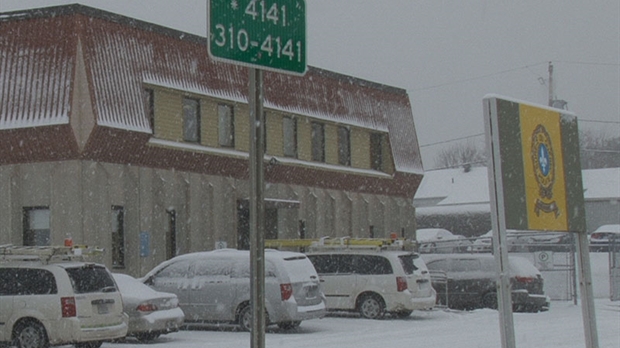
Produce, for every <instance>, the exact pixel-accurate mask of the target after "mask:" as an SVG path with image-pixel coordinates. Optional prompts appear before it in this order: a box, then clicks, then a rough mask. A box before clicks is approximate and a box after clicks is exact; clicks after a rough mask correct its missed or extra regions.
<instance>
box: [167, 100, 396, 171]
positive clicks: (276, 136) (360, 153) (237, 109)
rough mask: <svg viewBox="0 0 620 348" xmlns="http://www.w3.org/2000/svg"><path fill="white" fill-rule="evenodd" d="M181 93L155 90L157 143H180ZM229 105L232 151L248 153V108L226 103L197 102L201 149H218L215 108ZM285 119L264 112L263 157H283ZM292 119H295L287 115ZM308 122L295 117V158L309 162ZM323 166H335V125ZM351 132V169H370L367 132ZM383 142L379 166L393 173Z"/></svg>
mask: <svg viewBox="0 0 620 348" xmlns="http://www.w3.org/2000/svg"><path fill="white" fill-rule="evenodd" d="M182 98H183V94H182V93H181V92H175V91H170V90H163V89H156V90H155V136H156V137H158V138H160V139H166V140H172V141H183V116H182V110H183V106H182V100H183V99H182ZM219 104H229V105H233V113H234V119H235V120H234V127H235V150H238V151H243V152H249V150H250V143H249V131H250V129H249V127H250V125H249V120H248V117H249V108H248V106H247V105H245V104H233V103H230V102H227V101H222V100H217V99H210V98H205V97H203V98H201V99H200V111H201V134H200V139H201V145H204V146H208V147H219V139H218V137H219V135H218V111H217V109H218V105H219ZM284 116H289V115H287V114H284V113H280V112H277V111H271V110H266V125H265V126H266V135H267V139H266V140H267V147H266V154H268V155H272V156H283V155H284V153H283V144H282V118H283V117H284ZM290 116H295V115H290ZM311 122H312V119H310V118H309V117H300V116H297V152H298V158H299V159H300V160H303V161H311V157H312V126H311ZM321 122H322V123H324V124H325V162H326V163H328V164H333V165H338V125H336V124H330V123H325V122H323V121H321ZM350 129H351V133H350V136H351V167H352V168H361V169H370V133H371V131H370V130H367V129H363V128H359V127H350ZM385 139H386V140H385V141H384V142H383V144H384V145H383V146H384V148H383V154H384V159H383V166H384V171H385V172H386V173H390V174H391V173H394V160H393V158H392V151H391V149H390V143H389V141H387V134H385Z"/></svg>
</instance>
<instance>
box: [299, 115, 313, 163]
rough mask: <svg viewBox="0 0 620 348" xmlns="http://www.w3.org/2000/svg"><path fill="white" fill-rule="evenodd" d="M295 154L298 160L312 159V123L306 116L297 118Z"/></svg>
mask: <svg viewBox="0 0 620 348" xmlns="http://www.w3.org/2000/svg"><path fill="white" fill-rule="evenodd" d="M297 154H298V157H299V159H300V160H303V161H310V160H311V159H312V125H311V124H310V120H309V119H307V118H299V119H298V120H297Z"/></svg>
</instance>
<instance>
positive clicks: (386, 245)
mask: <svg viewBox="0 0 620 348" xmlns="http://www.w3.org/2000/svg"><path fill="white" fill-rule="evenodd" d="M415 246H416V243H415V242H414V241H411V240H408V239H404V238H351V237H340V238H331V237H322V238H319V239H267V240H265V247H266V248H274V249H281V248H300V249H301V248H303V249H306V248H310V249H314V250H317V249H375V250H408V251H413V250H415Z"/></svg>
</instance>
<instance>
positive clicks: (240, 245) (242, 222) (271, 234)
mask: <svg viewBox="0 0 620 348" xmlns="http://www.w3.org/2000/svg"><path fill="white" fill-rule="evenodd" d="M237 222H238V223H237V226H238V227H237V249H239V250H250V202H249V201H248V200H245V199H244V200H239V201H237ZM277 238H278V208H277V207H276V206H275V205H274V204H269V202H265V239H277Z"/></svg>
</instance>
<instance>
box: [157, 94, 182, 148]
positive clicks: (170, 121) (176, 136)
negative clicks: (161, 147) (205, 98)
mask: <svg viewBox="0 0 620 348" xmlns="http://www.w3.org/2000/svg"><path fill="white" fill-rule="evenodd" d="M154 93H155V98H154V99H155V101H154V104H155V136H156V137H157V138H160V139H166V140H172V141H183V116H182V114H181V112H182V111H183V103H182V98H181V96H180V95H179V94H177V93H172V92H169V91H162V90H155V92H154Z"/></svg>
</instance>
